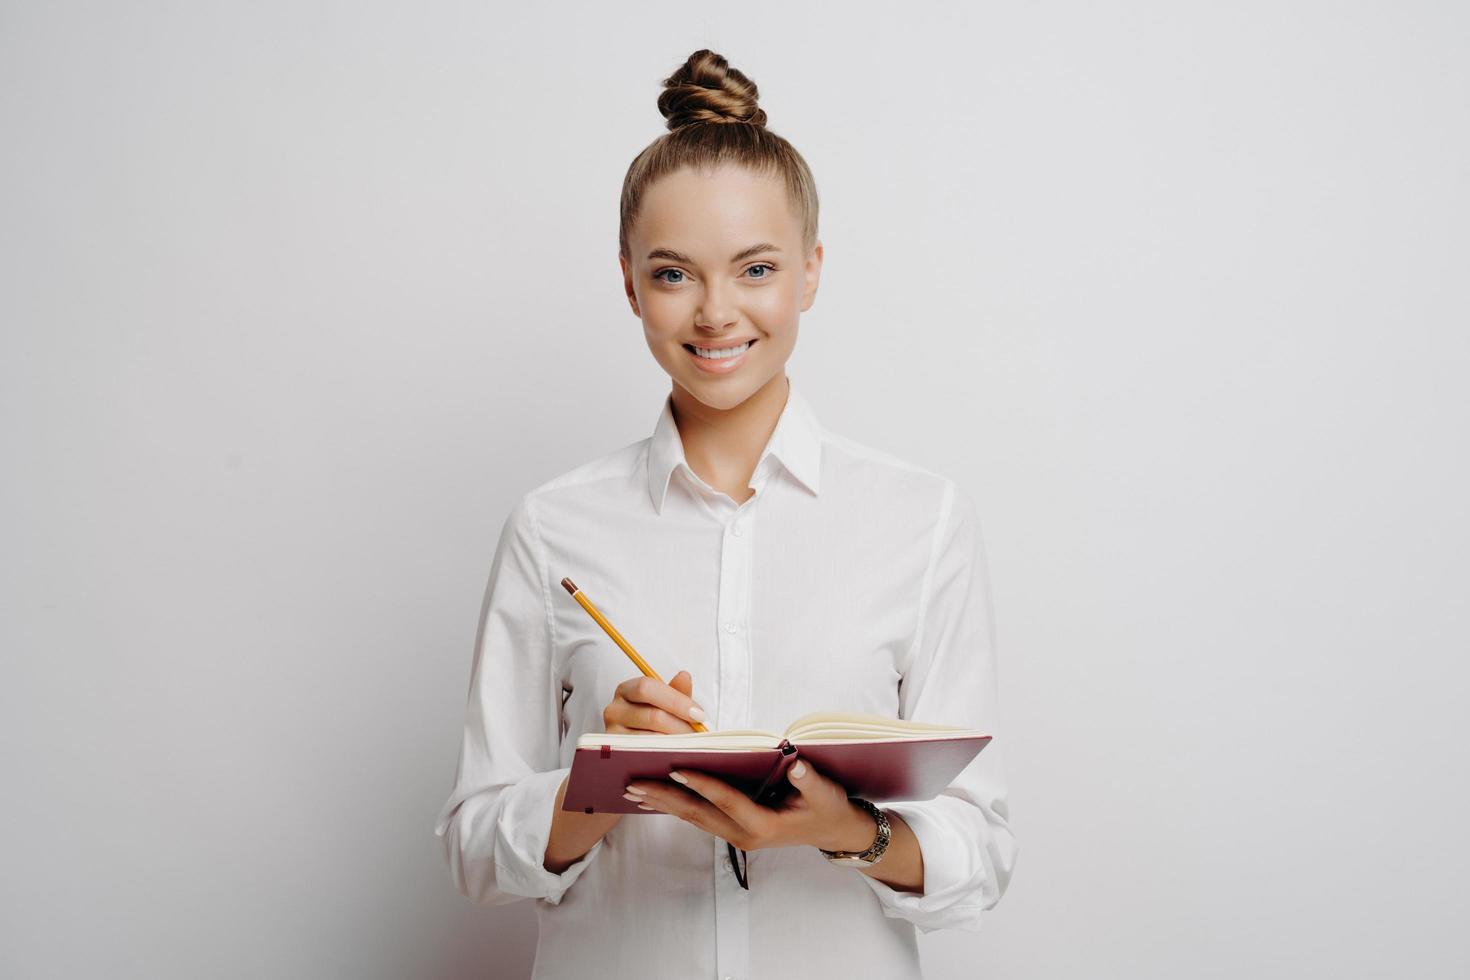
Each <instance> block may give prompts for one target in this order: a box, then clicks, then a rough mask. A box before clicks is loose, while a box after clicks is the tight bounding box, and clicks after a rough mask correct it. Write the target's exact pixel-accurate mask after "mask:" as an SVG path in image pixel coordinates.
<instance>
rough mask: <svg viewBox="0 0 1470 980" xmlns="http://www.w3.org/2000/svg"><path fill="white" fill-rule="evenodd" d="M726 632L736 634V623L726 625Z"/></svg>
mask: <svg viewBox="0 0 1470 980" xmlns="http://www.w3.org/2000/svg"><path fill="white" fill-rule="evenodd" d="M725 632H726V633H733V632H735V624H734V623H726V624H725Z"/></svg>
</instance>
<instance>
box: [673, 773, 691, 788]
mask: <svg viewBox="0 0 1470 980" xmlns="http://www.w3.org/2000/svg"><path fill="white" fill-rule="evenodd" d="M669 778H670V779H672V780H673V781H674V782H676V783H683V784H684V785H686V786H687V785H689V780H688V779H685V778H684V776H683V775H682V774H680V773H677V772H671V773H669Z"/></svg>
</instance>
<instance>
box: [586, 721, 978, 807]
mask: <svg viewBox="0 0 1470 980" xmlns="http://www.w3.org/2000/svg"><path fill="white" fill-rule="evenodd" d="M988 744H990V736H989V735H973V736H967V737H952V738H946V737H938V738H925V739H889V740H886V741H874V742H829V743H826V744H816V745H804V744H802V743H800V742H797V743H795V744H794V745H793V744H792V743H790V742H786V741H785V740H784V739H783V740H782V746H783V747H788V748H786V750H785V751H783V749H782V748H770V749H741V750H737V751H731V750H728V749H629V748H618V747H614V746H609V745H603V746H600V747H598V748H578V749H577V752H576V755H575V756H574V757H573V758H572V776H571V779H570V780H568V782H567V795H566V799H564V800H563V801H562V809H563V810H581V811H582V812H584V813H649V812H652V811H649V810H640V809H638V804H636V803H634V802H632V801H631V800H628V799H625V798H624V797H623V793H624V792H626V787H627V785H628V784H629V783H630V782H632V781H633V780H635V779H663V780H669V770H671V769H696V770H699V771H700V772H707V773H709V774H711V775H714V776H719V777H720V778H721V779H724V780H725V781H726V782H728V783H731V784H732V785H734V786H736V787H738V788H739V789H740V790H741V791H742V792H744V793H745V794H746V795H747V796H750V797H752V798H755V797H756V793H757V791H758V790H760V789H761V788H762V787H766V792H764V793H762V794H761V796H760V797H759V801H760V802H761V803H762V804H764V805H766V806H770V805H773V804H775V803H779V802H780V801H781V799H782V798H783V797H784V796H785V795H786V794H787V793H789V792H794V791H795V789H796V788H795V787H794V786H792V785H791V781H790V780H789V779H786V778H785V776H786V770H787V769H788V768H790V767H791V765H792V764H794V763H795V762H796V760H797V759H798V758H801V759H805V760H806V761H807V762H808V763H810V764H811V765H812V766H813V767H815V768H816V770H817V771H818V772H820V773H822V774H823V775H824V776H826V777H828V778H829V779H832V780H835V781H836V782H837V783H839V784H841V786H842V787H843V789H845V790H846V791H847V795H849V796H861V797H862V798H863V799H865V800H869V801H871V802H873V803H883V802H886V801H891V800H928V799H933V798H934V797H936V796H938V795H939V793H940V791H941V790H943V789H944V788H945V787H946V786H948V785H949V784H950V783H951V782H953V781H954V778H955V777H956V776H958V775H959V774H960V772H961V771H963V770H964V768H965V766H967V765H969V764H970V760H971V759H973V758H975V756H977V755H979V754H980V750H981V749H983V748H985V746H986V745H988ZM669 782H670V784H671V785H678V784H677V783H674V782H673V781H672V780H669Z"/></svg>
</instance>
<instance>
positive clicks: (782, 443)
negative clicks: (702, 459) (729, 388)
mask: <svg viewBox="0 0 1470 980" xmlns="http://www.w3.org/2000/svg"><path fill="white" fill-rule="evenodd" d="M786 380H787V395H786V405H785V407H784V408H782V409H781V417H780V418H779V419H777V420H776V428H775V431H773V432H772V433H771V438H770V439H769V440H768V441H767V442H766V447H765V449H764V450H762V452H761V455H760V460H758V461H757V462H756V468H757V469H759V468H760V463H761V461H764V460H765V458H766V456H767V455H768V454H769V455H771V456H775V457H776V459H778V460H779V461H780V462H781V465H782V466H784V467H785V468H786V471H787V472H789V473H790V474H791V475H792V476H794V477H795V478H796V479H797V480H798V481H799V482H800V483H801V484H802V485H803V486H804V487H806V488H807V489H808V490H810V491H811V492H812V493H816V492H817V487H818V484H819V483H820V479H821V474H822V427H821V424H820V423H818V421H817V418H816V415H815V414H814V413H813V412H812V408H811V405H809V404H808V403H807V400H806V399H805V398H803V397H802V395H801V393H800V392H799V391H798V390H797V389H796V385H795V384H794V383H792V382H791V376H790V375H789V374H788V375H787V376H786ZM680 463H683V464H684V465H685V467H688V466H689V463H688V461H687V460H686V459H685V457H684V441H683V440H682V439H681V438H680V437H679V427H678V426H677V425H675V424H674V396H673V394H672V393H670V394H669V395H667V396H665V397H664V404H663V410H662V411H661V412H660V413H659V417H658V425H656V426H655V427H654V430H653V437H652V439H651V440H650V441H649V444H648V495H649V497H650V498H651V499H652V500H653V509H654V510H655V511H657V512H659V513H660V514H661V513H663V508H664V496H665V495H666V494H667V493H668V489H669V477H670V476H671V475H673V472H674V470H675V469H677V468H678V466H679V464H680ZM691 472H692V470H691Z"/></svg>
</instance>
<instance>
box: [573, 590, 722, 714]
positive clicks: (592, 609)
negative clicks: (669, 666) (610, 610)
mask: <svg viewBox="0 0 1470 980" xmlns="http://www.w3.org/2000/svg"><path fill="white" fill-rule="evenodd" d="M561 585H562V588H564V589H566V590H567V591H568V592H570V593H571V594H572V598H573V599H576V600H577V602H578V603H580V604H581V606H582V608H583V609H585V610H587V614H588V615H589V616H591V617H592V618H593V619H595V620H597V625H598V626H601V627H602V628H603V630H604V631H605V632H606V633H607V635H608V636H610V637H612V640H613V642H614V643H616V644H617V645H618V646H619V647H621V648H622V651H623V652H624V653H626V654H627V655H628V659H629V660H631V661H633V663H634V665H636V666H637V668H638V669H639V670H641V671H643V676H644V677H652V678H653V679H654V680H656V681H658V682H659V683H663V682H664V679H663V678H662V677H660V676H658V671H656V670H654V669H653V668H652V667H650V666H648V661H647V660H644V659H643V657H642V655H641V654H639V653H638V651H637V650H634V649H633V645H632V644H631V643H629V642H628V641H627V640H625V639H623V634H621V633H619V632H618V631H617V628H616V627H615V626H613V624H612V623H609V622H608V621H607V617H606V616H604V615H603V614H602V613H601V612H599V611H598V609H597V607H596V606H594V605H593V604H592V600H591V599H589V598H587V594H586V593H585V592H583V591H582V590H581V589H579V588H577V587H576V585H574V584H573V583H572V580H571V579H569V578H564V579H562V580H561ZM689 724H691V725H693V726H694V730H695V731H696V732H707V731H709V729H708V728H706V727H704V725H702V724H701V723H699V722H697V721H691V722H690V723H689Z"/></svg>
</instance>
